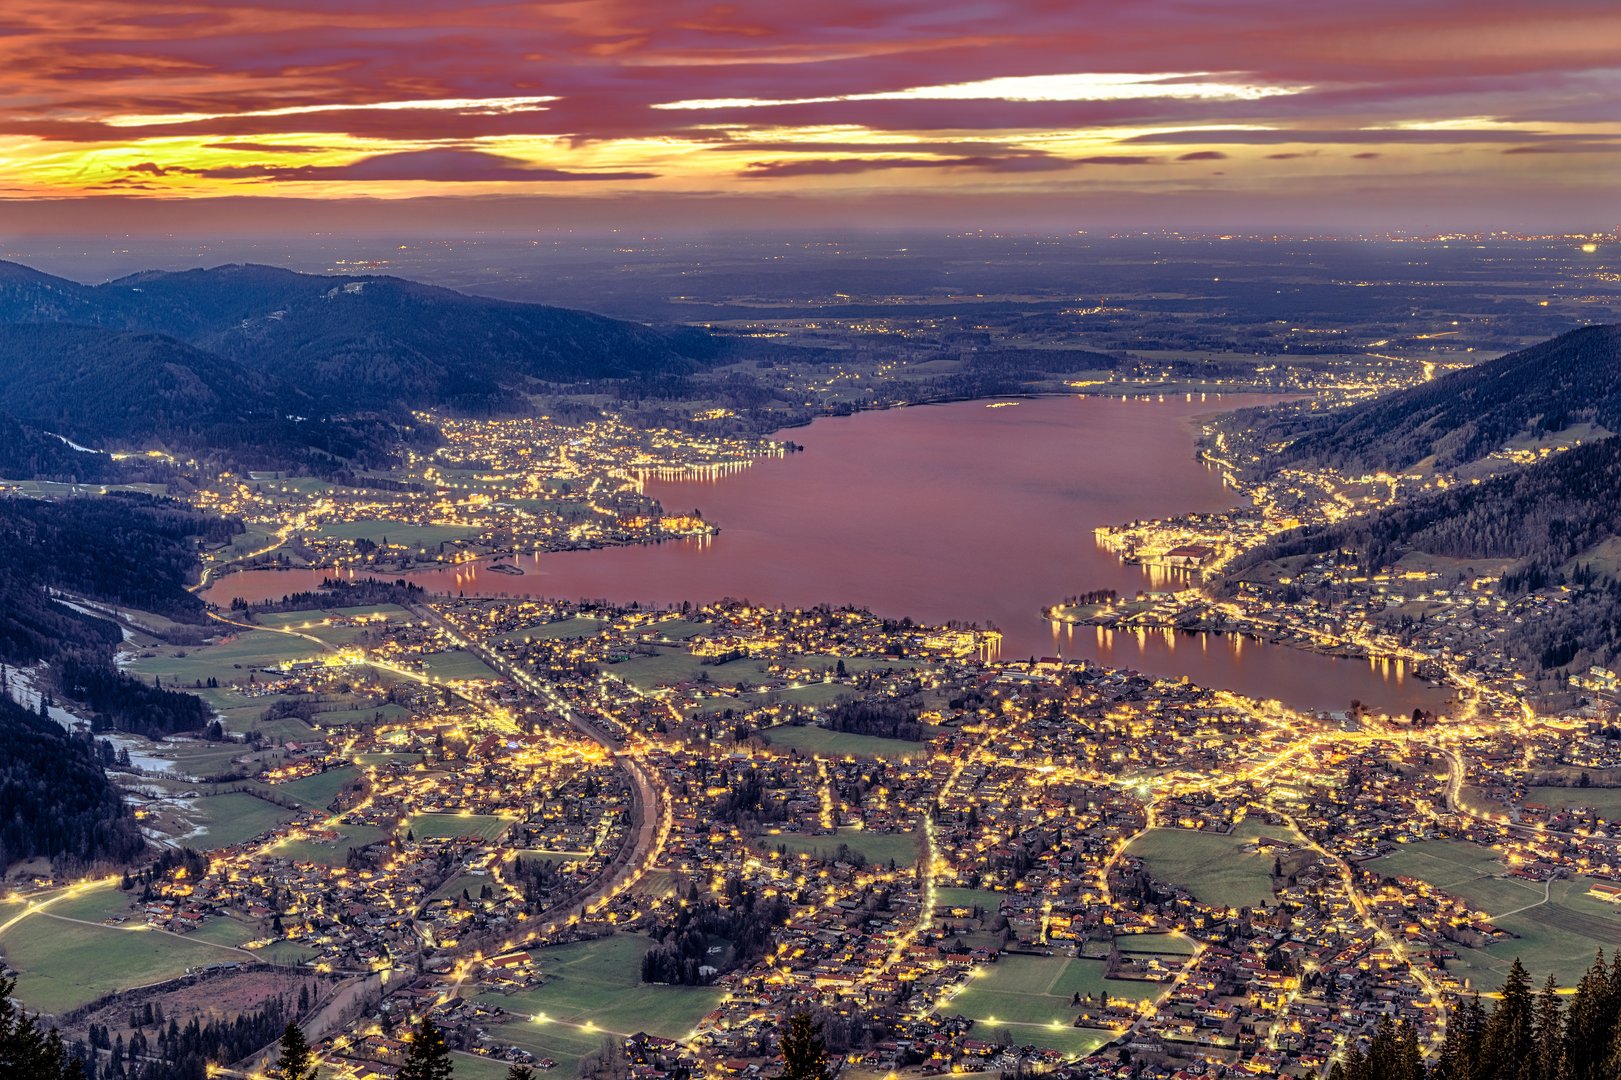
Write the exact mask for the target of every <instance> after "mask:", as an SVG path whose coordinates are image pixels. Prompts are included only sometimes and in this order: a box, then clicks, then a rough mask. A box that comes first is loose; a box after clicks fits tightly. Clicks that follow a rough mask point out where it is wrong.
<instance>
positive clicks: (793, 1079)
mask: <svg viewBox="0 0 1621 1080" xmlns="http://www.w3.org/2000/svg"><path fill="white" fill-rule="evenodd" d="M782 1059H783V1067H782V1080H828V1076H829V1075H830V1073H831V1071H832V1070H831V1069H830V1068H829V1067H828V1061H827V1046H826V1045H825V1044H824V1043H823V1042H822V1035H821V1028H820V1027H818V1026H817V1025H816V1024H815V1023H813V1022H812V1021H811V1015H810V1013H808V1012H796V1013H794V1014H793V1015H792V1016H790V1017H789V1018H788V1030H787V1031H785V1032H784V1033H783V1036H782Z"/></svg>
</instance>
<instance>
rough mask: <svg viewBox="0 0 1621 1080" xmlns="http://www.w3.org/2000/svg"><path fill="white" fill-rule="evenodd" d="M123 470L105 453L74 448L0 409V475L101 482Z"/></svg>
mask: <svg viewBox="0 0 1621 1080" xmlns="http://www.w3.org/2000/svg"><path fill="white" fill-rule="evenodd" d="M123 471H124V470H122V469H121V468H119V466H118V463H117V462H115V461H113V459H112V458H110V457H108V456H107V455H106V454H99V453H85V452H84V451H83V450H75V449H74V448H73V447H71V446H69V445H68V444H67V443H66V442H64V441H63V440H62V439H60V438H57V437H56V436H55V435H52V434H50V433H49V432H46V431H44V430H42V429H40V428H37V427H35V426H33V425H31V424H25V423H23V422H22V421H20V420H18V419H17V418H16V417H15V416H10V415H8V414H6V413H4V412H0V476H5V477H15V478H19V479H33V480H58V481H62V482H64V483H81V484H104V483H109V482H112V481H116V480H118V479H120V478H121V477H122V475H123Z"/></svg>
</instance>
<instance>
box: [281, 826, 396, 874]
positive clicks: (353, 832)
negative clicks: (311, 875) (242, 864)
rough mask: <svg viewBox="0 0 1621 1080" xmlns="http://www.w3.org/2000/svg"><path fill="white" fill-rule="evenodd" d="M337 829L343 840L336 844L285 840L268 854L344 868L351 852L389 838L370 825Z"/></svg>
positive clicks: (339, 827)
mask: <svg viewBox="0 0 1621 1080" xmlns="http://www.w3.org/2000/svg"><path fill="white" fill-rule="evenodd" d="M336 829H337V831H338V832H339V833H340V834H342V837H343V838H342V839H341V840H339V841H338V842H337V843H335V844H327V843H322V842H320V841H317V840H284V841H282V842H281V843H279V844H277V845H276V846H274V847H272V848H270V849H269V851H268V852H267V854H270V855H275V856H279V857H281V858H284V859H294V860H296V861H298V862H309V863H319V864H320V865H322V866H342V865H343V864H344V862H345V861H347V860H348V858H349V852H351V851H353V850H355V849H356V848H363V847H366V846H368V845H370V844H375V843H376V842H377V841H379V840H384V839H387V838H388V834H387V833H385V832H384V831H383V830H382V829H374V828H372V827H370V826H369V825H339V826H337V827H336Z"/></svg>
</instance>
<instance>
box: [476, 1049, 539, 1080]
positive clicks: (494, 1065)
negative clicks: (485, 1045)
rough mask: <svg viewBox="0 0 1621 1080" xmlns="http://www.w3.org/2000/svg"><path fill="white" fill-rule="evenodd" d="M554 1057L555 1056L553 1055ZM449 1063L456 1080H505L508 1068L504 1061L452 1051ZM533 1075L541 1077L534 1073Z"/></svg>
mask: <svg viewBox="0 0 1621 1080" xmlns="http://www.w3.org/2000/svg"><path fill="white" fill-rule="evenodd" d="M553 1056H555V1055H553ZM450 1059H451V1062H452V1063H453V1064H454V1065H455V1068H456V1080H506V1075H507V1069H508V1068H509V1066H508V1065H507V1063H506V1062H504V1061H497V1060H495V1059H494V1058H487V1057H480V1056H479V1055H477V1054H464V1053H462V1052H461V1051H459V1050H456V1051H452V1052H451V1055H450ZM535 1075H537V1076H539V1075H542V1074H541V1073H538V1072H537V1073H536V1074H535Z"/></svg>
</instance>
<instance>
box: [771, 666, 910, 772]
mask: <svg viewBox="0 0 1621 1080" xmlns="http://www.w3.org/2000/svg"><path fill="white" fill-rule="evenodd" d="M818 685H821V684H818ZM835 687H836V689H838V690H840V691H845V690H847V689H848V688H847V687H842V686H837V685H836V684H835ZM765 737H766V738H767V739H769V740H770V741H771V745H772V746H775V747H779V748H781V749H783V750H798V751H799V752H800V753H802V754H819V755H821V756H822V757H846V756H848V757H878V758H911V757H918V756H920V755H921V754H922V752H923V744H922V743H917V742H908V741H906V740H905V739H879V738H876V737H874V736H872V735H852V734H850V733H848V732H844V731H829V730H827V728H820V727H810V726H808V725H807V726H805V727H774V728H769V729H767V730H766V732H765Z"/></svg>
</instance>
